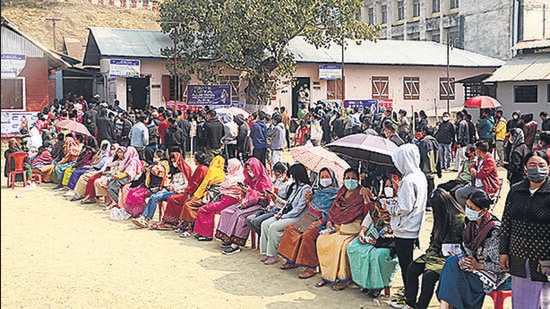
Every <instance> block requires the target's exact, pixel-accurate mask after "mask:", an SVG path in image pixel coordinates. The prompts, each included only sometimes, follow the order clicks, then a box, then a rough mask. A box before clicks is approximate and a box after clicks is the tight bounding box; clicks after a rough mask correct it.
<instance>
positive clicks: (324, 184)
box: [319, 178, 332, 188]
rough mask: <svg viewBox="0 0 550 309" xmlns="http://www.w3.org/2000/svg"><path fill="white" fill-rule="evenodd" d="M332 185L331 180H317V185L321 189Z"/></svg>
mask: <svg viewBox="0 0 550 309" xmlns="http://www.w3.org/2000/svg"><path fill="white" fill-rule="evenodd" d="M331 184H332V179H330V178H321V179H319V185H320V186H321V187H323V188H326V187H328V186H330V185H331Z"/></svg>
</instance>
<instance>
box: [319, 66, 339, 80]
mask: <svg viewBox="0 0 550 309" xmlns="http://www.w3.org/2000/svg"><path fill="white" fill-rule="evenodd" d="M319 79H320V80H340V79H342V65H340V64H320V65H319Z"/></svg>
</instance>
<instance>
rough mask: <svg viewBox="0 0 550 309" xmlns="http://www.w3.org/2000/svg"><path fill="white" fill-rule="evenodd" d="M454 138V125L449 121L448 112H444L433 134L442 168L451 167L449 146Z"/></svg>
mask: <svg viewBox="0 0 550 309" xmlns="http://www.w3.org/2000/svg"><path fill="white" fill-rule="evenodd" d="M454 138H455V126H454V125H453V124H452V123H451V118H450V117H449V113H447V112H444V113H443V121H442V122H441V123H440V124H439V129H438V130H437V133H436V134H435V139H436V140H437V142H438V143H439V162H440V168H441V169H442V170H448V169H449V168H450V167H451V146H452V145H453V142H454Z"/></svg>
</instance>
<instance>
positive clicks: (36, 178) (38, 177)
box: [31, 173, 42, 185]
mask: <svg viewBox="0 0 550 309" xmlns="http://www.w3.org/2000/svg"><path fill="white" fill-rule="evenodd" d="M31 180H32V181H33V182H35V183H36V184H37V185H39V184H42V175H40V174H36V173H33V174H32V175H31Z"/></svg>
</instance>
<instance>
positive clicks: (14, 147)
mask: <svg viewBox="0 0 550 309" xmlns="http://www.w3.org/2000/svg"><path fill="white" fill-rule="evenodd" d="M8 145H9V146H8V147H9V149H10V150H21V146H20V145H19V142H18V141H17V140H16V139H15V138H10V140H9V141H8Z"/></svg>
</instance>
